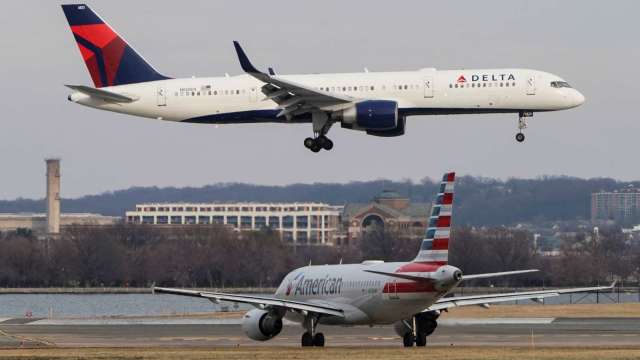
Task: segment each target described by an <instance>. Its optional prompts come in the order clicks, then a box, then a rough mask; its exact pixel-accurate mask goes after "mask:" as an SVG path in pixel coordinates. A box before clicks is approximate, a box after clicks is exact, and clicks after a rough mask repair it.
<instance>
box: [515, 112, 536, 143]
mask: <svg viewBox="0 0 640 360" xmlns="http://www.w3.org/2000/svg"><path fill="white" fill-rule="evenodd" d="M532 116H533V111H520V113H519V114H518V133H517V134H516V141H517V142H520V143H521V142H523V141H524V134H523V133H522V130H524V129H526V128H527V118H528V117H532Z"/></svg>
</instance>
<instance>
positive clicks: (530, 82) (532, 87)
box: [527, 74, 536, 95]
mask: <svg viewBox="0 0 640 360" xmlns="http://www.w3.org/2000/svg"><path fill="white" fill-rule="evenodd" d="M535 94H536V76H535V75H533V74H532V75H529V78H528V79H527V95H535Z"/></svg>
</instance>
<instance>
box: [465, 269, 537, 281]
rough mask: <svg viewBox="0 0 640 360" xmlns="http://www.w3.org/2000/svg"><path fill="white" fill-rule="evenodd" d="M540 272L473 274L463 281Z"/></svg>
mask: <svg viewBox="0 0 640 360" xmlns="http://www.w3.org/2000/svg"><path fill="white" fill-rule="evenodd" d="M538 271H540V270H538V269H529V270H514V271H502V272H494V273H484V274H471V275H466V274H465V275H463V276H462V280H472V279H486V278H491V277H498V276H507V275H519V274H527V273H532V272H538Z"/></svg>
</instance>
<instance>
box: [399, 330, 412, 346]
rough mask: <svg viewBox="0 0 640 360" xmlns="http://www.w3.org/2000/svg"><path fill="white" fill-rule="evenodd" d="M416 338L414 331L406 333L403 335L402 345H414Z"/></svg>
mask: <svg viewBox="0 0 640 360" xmlns="http://www.w3.org/2000/svg"><path fill="white" fill-rule="evenodd" d="M414 340H415V339H414V337H413V334H412V333H406V334H404V336H403V337H402V345H404V347H412V346H413V342H414Z"/></svg>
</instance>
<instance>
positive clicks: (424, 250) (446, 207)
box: [413, 172, 456, 265]
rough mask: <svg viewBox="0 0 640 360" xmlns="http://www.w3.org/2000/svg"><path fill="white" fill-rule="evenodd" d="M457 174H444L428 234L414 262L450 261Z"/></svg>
mask: <svg viewBox="0 0 640 360" xmlns="http://www.w3.org/2000/svg"><path fill="white" fill-rule="evenodd" d="M455 178H456V173H454V172H450V173H446V174H444V176H443V177H442V182H441V183H440V190H439V191H438V195H437V196H436V200H435V202H434V204H433V206H432V207H431V216H430V217H429V224H428V225H427V232H426V234H425V238H424V240H422V245H421V246H420V251H419V252H418V256H416V258H415V260H413V261H414V262H420V263H431V264H438V265H445V264H447V262H448V261H449V236H450V234H451V214H452V211H453V185H454V181H455Z"/></svg>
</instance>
